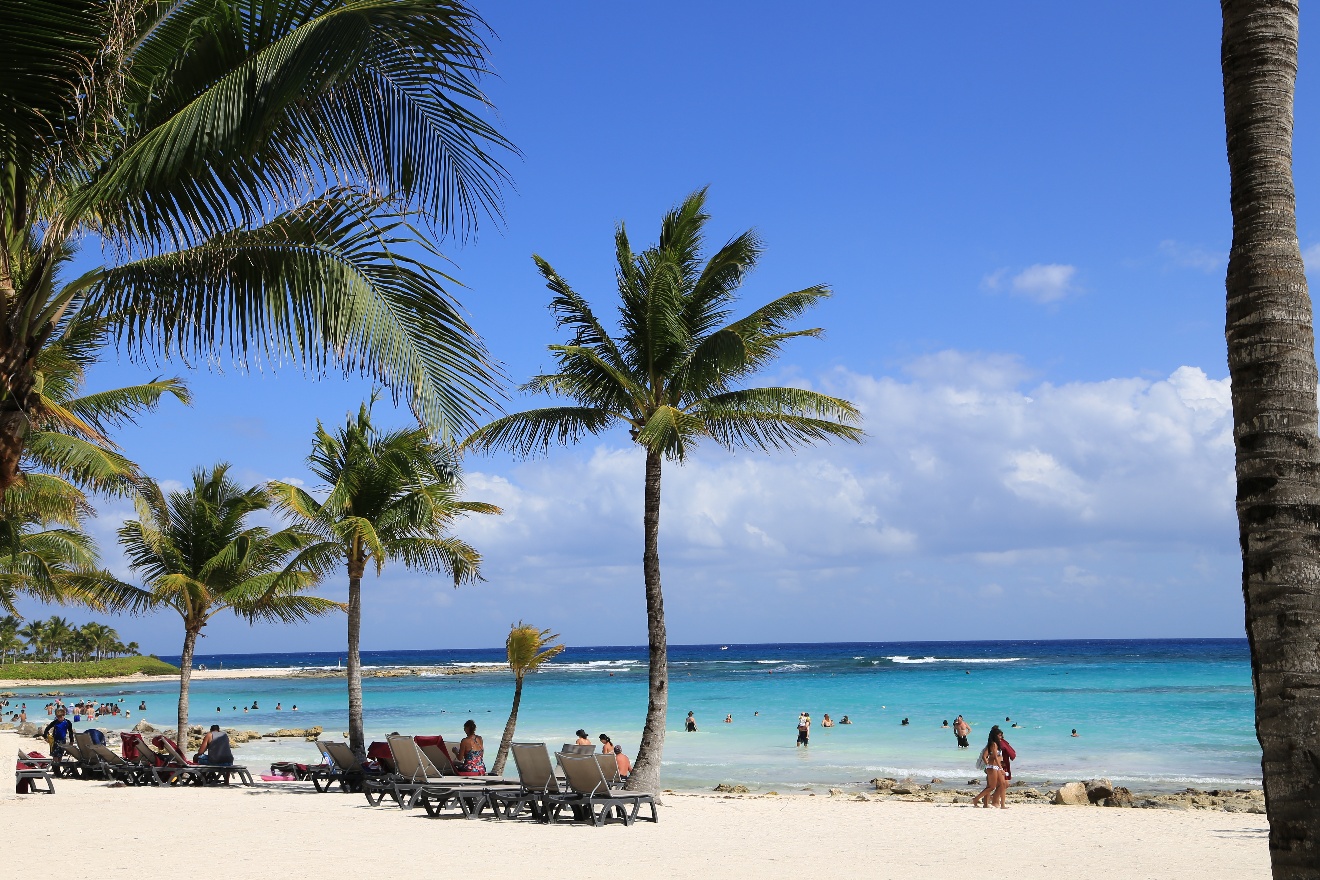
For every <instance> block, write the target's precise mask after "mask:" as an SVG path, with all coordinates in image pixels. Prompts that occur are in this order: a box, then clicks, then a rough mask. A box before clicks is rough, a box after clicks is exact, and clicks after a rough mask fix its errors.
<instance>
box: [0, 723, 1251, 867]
mask: <svg viewBox="0 0 1320 880" xmlns="http://www.w3.org/2000/svg"><path fill="white" fill-rule="evenodd" d="M14 742H15V738H13V735H12V734H7V735H3V736H0V749H4V750H5V753H6V754H9V753H11V752H12V751H13V744H14ZM70 815H79V816H95V817H96V819H95V827H96V841H97V842H96V864H97V869H96V872H97V874H98V875H99V876H109V877H133V878H138V880H141V878H154V877H165V876H166V875H167V873H168V874H170V875H175V874H177V873H178V871H179V869H180V868H186V867H189V866H200V865H206V866H207V870H208V873H211V874H217V875H219V876H224V877H234V878H239V880H264V878H272V880H274V878H285V877H288V876H329V875H332V874H333V875H338V874H342V873H343V872H344V867H345V864H344V860H345V859H353V860H356V861H358V863H359V865H360V869H361V871H362V872H365V871H367V870H370V872H371V873H373V874H374V873H384V874H391V873H396V872H415V871H416V870H417V869H418V868H419V867H421V866H425V865H433V864H436V863H437V860H442V861H441V862H440V863H441V864H443V865H444V870H445V873H447V874H454V875H455V876H463V875H469V874H471V875H482V874H487V873H489V872H490V869H491V867H492V864H493V863H492V858H494V859H496V862H495V864H515V865H517V864H524V863H526V864H536V865H540V866H543V867H550V866H558V867H559V870H558V871H556V873H564V874H570V875H573V876H593V875H595V874H597V873H598V872H608V873H614V872H618V871H620V870H627V871H630V872H631V871H638V870H640V871H643V872H645V873H646V874H647V875H648V876H663V877H676V876H713V877H738V878H741V877H769V876H775V877H784V876H790V877H791V876H806V875H817V874H822V873H823V874H828V875H842V876H863V877H884V878H890V877H893V878H899V877H903V878H909V877H920V878H922V880H954V878H958V880H963V878H966V877H973V876H981V875H982V874H984V873H985V872H986V871H987V869H988V868H989V869H991V870H993V871H994V872H995V873H1007V874H1008V875H1011V876H1013V877H1016V878H1025V880H1047V878H1048V880H1055V878H1057V877H1058V876H1059V875H1060V873H1063V872H1066V873H1077V874H1092V873H1103V874H1104V875H1105V876H1106V877H1111V878H1134V880H1135V878H1160V880H1183V878H1186V880H1192V878H1196V880H1219V878H1223V880H1230V878H1231V880H1252V878H1262V880H1264V878H1267V877H1268V876H1269V858H1268V849H1267V842H1266V835H1267V833H1268V828H1267V825H1266V822H1265V817H1264V816H1259V815H1245V814H1226V813H1211V812H1180V811H1173V810H1115V809H1103V808H1086V807H1056V806H1026V805H1024V806H1019V807H1014V808H1011V809H1009V810H1007V811H1002V812H1001V811H997V810H996V811H990V810H974V809H972V808H970V807H965V806H955V805H941V804H917V803H900V802H894V801H869V802H865V803H863V802H858V801H853V800H850V799H847V798H829V797H808V796H802V797H777V798H776V797H765V796H750V797H747V796H742V797H738V796H735V797H719V796H713V795H682V794H680V795H673V794H671V795H666V796H665V803H664V806H662V807H661V812H660V823H659V824H658V825H651V824H649V823H638V824H637V825H635V826H633V827H632V828H624V827H622V826H609V827H606V828H602V829H594V828H586V827H575V826H554V827H548V826H540V825H535V824H532V823H529V822H495V821H491V820H483V821H476V822H469V821H465V820H463V819H461V818H441V819H434V820H433V819H428V818H427V816H426V814H425V813H424V812H423V811H422V810H420V809H417V810H410V811H403V810H399V809H397V808H395V807H377V808H371V807H368V806H367V804H366V801H365V799H364V798H362V797H361V796H359V795H347V794H339V793H333V794H316V793H314V792H313V791H312V789H311V786H310V784H308V783H285V784H280V783H275V784H270V785H260V786H257V787H254V788H251V789H247V788H241V787H239V788H234V789H218V788H208V789H197V788H169V787H165V788H150V787H146V788H122V787H121V788H115V787H111V786H110V785H108V784H106V783H102V782H95V781H78V780H57V781H56V794H55V795H54V796H46V795H23V796H19V795H15V794H14V793H13V788H12V787H11V786H9V785H6V786H5V789H4V794H3V795H0V825H2V826H3V827H4V828H5V829H6V834H5V838H6V839H5V853H6V856H7V857H8V858H9V861H10V862H11V863H12V864H19V865H23V864H40V863H44V862H45V860H47V859H48V858H49V857H50V854H51V853H52V852H56V851H59V850H60V849H61V848H62V847H65V846H67V845H68V843H69V839H68V836H67V834H68V830H67V820H68V817H69V816H70ZM171 816H172V817H176V818H180V817H185V816H191V817H204V828H206V829H211V832H199V831H196V830H194V831H184V832H182V833H181V836H180V837H179V838H178V840H177V841H176V842H175V843H174V844H172V845H171V846H170V847H169V848H168V853H169V854H168V855H165V856H164V857H159V856H156V857H145V858H144V853H145V852H147V850H145V849H144V847H149V846H152V845H153V843H152V841H153V840H154V841H155V843H159V842H160V841H159V839H157V838H153V837H152V835H155V834H158V833H165V832H163V831H162V829H163V828H164V827H165V825H164V824H162V823H166V824H168V823H167V817H171ZM171 821H172V820H171ZM185 824H187V823H186V822H185Z"/></svg>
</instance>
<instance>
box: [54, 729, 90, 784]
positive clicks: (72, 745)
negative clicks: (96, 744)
mask: <svg viewBox="0 0 1320 880" xmlns="http://www.w3.org/2000/svg"><path fill="white" fill-rule="evenodd" d="M79 736H85V734H78V733H75V734H74V735H73V737H72V738H71V739H70V740H69V741H68V742H62V743H58V745H59V749H58V751H59V752H60V753H61V754H60V756H59V758H54V759H52V763H51V768H50V772H51V775H52V776H64V777H67V778H70V779H85V778H87V777H89V776H92V775H93V774H98V773H99V772H100V768H101V764H100V762H99V761H96V760H94V759H92V758H89V757H86V756H84V755H83V750H82V749H81V748H80V747H79V745H78V737H79ZM51 751H52V752H54V751H56V749H53V748H52V749H51Z"/></svg>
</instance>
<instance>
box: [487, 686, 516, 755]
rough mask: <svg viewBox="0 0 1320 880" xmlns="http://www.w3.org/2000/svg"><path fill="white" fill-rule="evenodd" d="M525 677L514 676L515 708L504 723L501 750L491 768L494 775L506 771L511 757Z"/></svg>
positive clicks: (510, 711)
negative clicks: (505, 766) (506, 763)
mask: <svg viewBox="0 0 1320 880" xmlns="http://www.w3.org/2000/svg"><path fill="white" fill-rule="evenodd" d="M522 686H523V677H522V676H521V675H515V676H514V677H513V708H512V709H510V710H509V720H508V721H506V722H505V724H504V736H502V737H500V750H499V751H498V752H496V753H495V764H494V766H493V767H492V768H491V771H490V772H491V775H492V776H500V775H502V774H503V773H504V762H505V760H506V759H507V758H508V757H509V747H510V746H512V745H513V731H514V729H515V728H517V726H518V704H519V703H521V702H522Z"/></svg>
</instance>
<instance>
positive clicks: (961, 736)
mask: <svg viewBox="0 0 1320 880" xmlns="http://www.w3.org/2000/svg"><path fill="white" fill-rule="evenodd" d="M971 732H972V728H971V725H969V724H968V723H967V722H966V721H964V720H963V717H962V716H961V715H959V716H958V717H957V718H955V719H953V735H954V737H955V738H956V739H957V740H958V748H960V749H965V748H967V747H968V746H967V736H968V734H970V733H971Z"/></svg>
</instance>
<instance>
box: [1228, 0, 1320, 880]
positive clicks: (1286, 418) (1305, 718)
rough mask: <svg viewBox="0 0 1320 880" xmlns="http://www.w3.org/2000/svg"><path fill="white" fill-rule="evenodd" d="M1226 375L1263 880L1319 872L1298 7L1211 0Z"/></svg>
mask: <svg viewBox="0 0 1320 880" xmlns="http://www.w3.org/2000/svg"><path fill="white" fill-rule="evenodd" d="M1221 5H1222V11H1223V18H1224V28H1223V46H1222V61H1223V74H1224V117H1225V123H1226V128H1227V132H1228V169H1229V181H1230V184H1231V197H1230V205H1231V207H1232V212H1233V247H1232V250H1231V251H1230V252H1229V258H1228V276H1227V280H1226V287H1227V307H1228V322H1227V329H1226V333H1227V338H1228V371H1229V376H1230V378H1231V384H1232V397H1233V441H1234V445H1235V447H1236V449H1237V513H1238V524H1239V543H1240V546H1241V550H1242V593H1243V596H1244V598H1245V601H1246V628H1247V640H1248V643H1249V644H1250V646H1251V673H1252V675H1251V681H1252V685H1253V687H1254V689H1255V697H1256V738H1257V739H1258V740H1259V741H1260V746H1261V752H1262V761H1261V771H1262V772H1261V775H1262V777H1263V779H1264V783H1265V807H1266V811H1267V813H1268V815H1269V819H1270V859H1271V862H1272V865H1273V874H1274V877H1275V878H1276V880H1285V878H1289V880H1292V878H1299V880H1300V878H1303V877H1305V878H1315V877H1317V876H1320V873H1318V871H1317V866H1318V865H1320V771H1318V770H1317V767H1320V758H1318V757H1317V756H1320V725H1318V724H1317V723H1316V719H1317V718H1320V667H1318V666H1317V664H1316V644H1317V642H1320V588H1317V586H1316V585H1317V584H1320V434H1318V432H1317V424H1316V419H1317V411H1316V361H1315V331H1314V328H1313V322H1312V313H1311V299H1310V296H1309V295H1308V293H1307V283H1306V267H1305V265H1304V264H1303V262H1302V253H1301V248H1300V246H1299V243H1298V240H1297V217H1296V195H1295V192H1294V189H1293V180H1292V130H1293V91H1294V85H1295V83H1296V79H1297V39H1298V20H1297V19H1298V9H1297V3H1296V2H1295V0H1222V4H1221Z"/></svg>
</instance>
